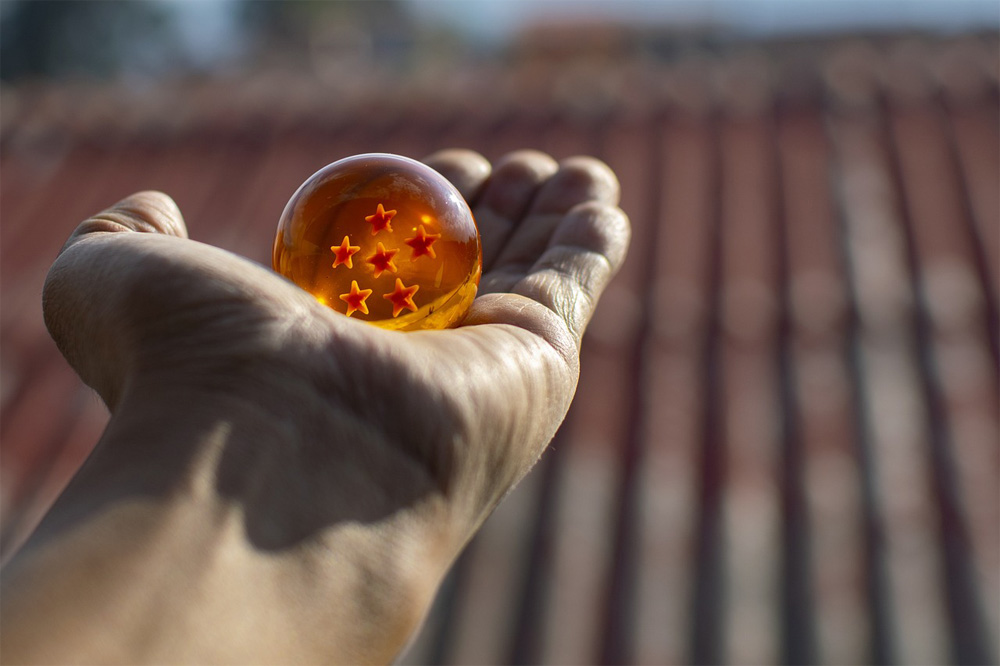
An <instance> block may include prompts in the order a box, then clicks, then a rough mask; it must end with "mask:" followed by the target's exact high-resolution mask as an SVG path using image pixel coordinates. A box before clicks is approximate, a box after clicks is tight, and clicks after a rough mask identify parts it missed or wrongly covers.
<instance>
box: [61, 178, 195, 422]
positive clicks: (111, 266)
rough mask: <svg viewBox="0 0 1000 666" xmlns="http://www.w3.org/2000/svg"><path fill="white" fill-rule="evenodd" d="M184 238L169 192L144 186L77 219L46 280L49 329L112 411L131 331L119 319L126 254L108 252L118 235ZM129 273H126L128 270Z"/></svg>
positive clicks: (181, 220)
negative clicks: (144, 187) (89, 216)
mask: <svg viewBox="0 0 1000 666" xmlns="http://www.w3.org/2000/svg"><path fill="white" fill-rule="evenodd" d="M126 232H139V233H150V234H161V235H166V236H175V237H180V238H187V227H186V226H185V225H184V218H183V217H182V216H181V212H180V210H179V209H178V207H177V204H176V203H174V201H173V199H171V198H170V197H169V196H167V195H166V194H163V193H161V192H139V193H137V194H133V195H132V196H129V197H127V198H125V199H123V200H121V201H119V202H118V203H116V204H115V205H113V206H111V207H110V208H108V209H107V210H105V211H102V212H101V213H98V214H97V215H95V216H93V217H91V218H90V219H88V220H86V221H84V222H83V223H82V224H80V225H79V226H78V227H77V228H76V230H75V231H74V232H73V233H72V234H71V235H70V237H69V240H68V241H66V244H65V245H64V246H63V248H62V250H61V252H60V254H59V257H58V258H57V259H56V261H55V263H54V264H53V265H52V268H51V269H50V270H49V274H48V276H47V277H46V280H45V287H44V289H43V292H42V311H43V314H44V317H45V325H46V327H47V328H48V330H49V334H50V335H51V336H52V338H53V340H55V342H56V345H57V346H58V347H59V350H60V351H61V352H62V354H63V356H65V357H66V360H67V361H68V362H69V364H70V365H71V366H73V368H74V369H75V370H76V372H77V373H78V374H79V375H80V377H81V378H82V379H83V381H84V382H86V383H87V384H88V385H89V386H91V387H92V388H94V389H95V390H96V391H97V392H98V393H99V394H100V395H101V398H102V399H103V400H104V402H105V403H106V404H107V405H108V407H109V408H110V409H113V408H114V406H115V404H116V403H117V401H118V398H119V397H120V393H121V387H122V384H123V382H124V379H125V377H126V376H127V371H128V368H129V365H130V364H129V345H128V344H127V343H128V340H127V338H128V331H126V330H123V327H122V326H121V325H120V324H121V322H120V321H119V316H118V315H119V314H120V312H121V304H120V303H118V302H117V301H119V300H120V295H121V294H120V292H121V290H120V289H117V288H116V287H118V286H119V280H120V278H121V276H122V275H123V272H122V271H121V269H122V268H123V267H122V266H119V264H120V263H121V261H122V258H121V257H120V256H118V255H117V254H116V253H114V252H108V251H107V250H108V248H109V247H113V246H114V243H113V241H111V239H112V238H113V237H114V235H115V234H120V233H126ZM126 273H127V271H126Z"/></svg>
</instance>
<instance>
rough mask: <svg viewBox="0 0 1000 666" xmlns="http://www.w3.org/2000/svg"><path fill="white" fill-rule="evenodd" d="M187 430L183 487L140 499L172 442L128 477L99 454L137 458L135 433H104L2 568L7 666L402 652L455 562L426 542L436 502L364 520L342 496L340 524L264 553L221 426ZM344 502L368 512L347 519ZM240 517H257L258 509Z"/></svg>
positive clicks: (437, 543) (364, 656) (336, 657)
mask: <svg viewBox="0 0 1000 666" xmlns="http://www.w3.org/2000/svg"><path fill="white" fill-rule="evenodd" d="M186 423H188V424H191V423H195V424H196V423H197V419H189V420H188V421H187V422H186ZM116 425H117V426H118V427H117V428H116V427H115V426H116ZM197 430H198V429H197V428H195V429H193V430H189V431H188V432H187V433H186V436H187V437H197V438H200V441H199V442H198V443H197V444H196V445H193V446H190V450H191V451H192V452H195V453H192V454H191V455H190V456H189V458H188V462H187V464H186V465H184V466H181V467H179V469H182V470H183V471H184V473H183V474H182V475H181V478H179V479H175V480H174V481H173V482H172V483H163V484H161V486H160V487H152V488H150V487H149V484H142V483H141V482H136V479H137V478H138V479H142V478H144V477H147V475H148V477H149V478H156V479H162V477H164V476H167V470H165V469H164V468H163V463H162V462H160V463H157V462H156V460H155V458H156V455H157V454H156V452H157V451H158V450H159V449H160V446H161V444H164V443H165V442H167V441H169V440H170V439H171V437H169V436H167V435H165V434H161V435H160V436H159V437H160V438H162V439H163V440H164V441H163V442H160V441H156V442H152V443H151V444H150V445H149V446H144V447H143V448H144V449H147V450H148V451H149V452H150V456H149V457H150V458H151V459H152V462H151V463H150V465H149V466H147V467H143V466H138V467H136V468H135V469H133V470H132V471H133V472H134V473H133V474H132V475H125V474H124V473H122V472H121V470H117V469H115V466H114V465H112V464H110V463H109V462H108V460H107V458H108V457H111V458H117V459H121V457H122V455H121V454H120V451H118V450H117V449H118V447H121V446H132V447H135V446H136V443H135V442H134V441H133V442H122V441H119V438H120V437H122V436H127V437H132V436H134V431H133V429H132V428H131V427H129V425H128V424H127V423H126V424H125V425H124V426H122V425H121V424H120V423H119V424H115V423H114V422H113V424H112V428H110V429H109V433H108V434H107V435H106V437H105V440H104V441H102V443H101V445H100V450H99V451H98V453H97V455H95V457H94V459H92V460H91V461H88V466H87V468H85V469H84V470H83V472H82V473H81V474H80V475H78V477H77V478H76V479H75V480H74V482H73V484H72V485H71V487H70V488H69V489H68V491H67V493H66V494H65V495H64V496H63V497H62V498H61V499H60V501H59V502H58V503H57V505H56V507H54V510H53V512H52V513H51V514H50V515H49V516H47V518H46V521H45V522H44V523H43V525H42V527H41V528H40V530H39V532H38V533H37V534H36V536H35V537H34V538H33V539H32V540H31V541H30V542H29V544H28V546H27V547H26V548H25V550H23V551H22V552H21V553H19V554H18V555H17V556H16V557H15V558H14V559H13V560H12V562H11V563H10V564H9V565H8V566H7V567H5V569H4V571H3V595H2V606H0V609H2V617H0V621H2V624H3V627H4V641H3V651H2V655H0V656H2V658H3V661H4V662H6V663H67V662H91V663H93V662H127V663H141V662H146V663H151V662H152V663H155V662H159V663H163V662H201V663H204V662H216V661H219V662H232V663H248V662H282V663H289V662H309V663H316V662H320V661H322V662H340V663H361V662H387V661H390V660H391V659H392V658H393V657H394V656H395V654H396V653H397V652H398V651H399V650H400V649H401V648H402V646H403V645H404V644H405V642H406V640H407V638H408V637H409V635H410V633H411V632H412V631H413V630H414V629H415V628H416V626H417V624H418V623H419V621H420V618H421V617H422V616H423V614H424V612H425V611H426V609H427V607H428V606H429V604H430V602H431V599H432V597H433V592H434V590H435V588H436V586H437V583H438V582H439V580H440V578H441V576H442V575H443V573H444V570H445V569H446V567H447V564H448V562H449V561H450V558H451V557H452V556H453V552H454V550H456V545H455V542H454V540H452V539H450V538H448V537H447V535H440V538H429V537H428V533H427V530H426V528H425V525H426V522H427V521H425V520H422V519H421V516H422V515H423V514H425V513H426V512H433V511H439V510H443V509H441V508H440V507H435V506H434V505H435V504H436V503H438V502H439V501H440V500H439V499H438V498H436V497H434V496H433V495H428V496H425V497H422V498H421V499H420V500H419V502H418V504H417V505H410V506H408V507H406V509H405V510H403V509H401V510H399V511H396V512H394V513H389V512H386V511H382V512H379V513H380V514H382V515H381V516H380V517H379V518H378V519H370V520H364V519H358V518H360V517H361V516H371V515H372V513H371V511H372V500H371V498H366V497H359V496H355V497H353V498H351V497H350V495H347V494H345V495H344V496H343V497H341V498H340V502H339V507H337V508H338V515H340V516H341V517H342V519H341V520H337V521H329V522H326V523H324V524H323V525H322V526H317V528H316V529H315V530H313V531H312V532H311V533H309V534H304V532H303V530H292V532H291V534H303V538H301V539H297V540H295V541H294V542H292V541H291V540H289V539H287V538H286V537H285V536H284V535H282V536H281V538H277V539H276V540H275V539H271V540H270V541H269V540H268V539H267V538H266V533H267V532H269V531H270V530H271V528H261V527H260V526H259V525H260V520H261V518H260V516H255V515H248V504H247V503H246V502H244V501H243V499H244V498H243V497H240V496H226V495H224V494H222V493H220V491H219V485H218V465H219V460H218V457H219V456H220V455H222V453H223V451H225V450H227V448H228V449H229V450H233V449H232V447H234V446H237V445H238V443H237V442H234V441H233V440H232V439H231V438H232V437H233V436H234V435H233V433H232V432H231V429H230V428H229V427H225V428H217V429H215V430H207V431H205V430H202V431H201V432H197ZM241 430H242V429H241ZM251 430H255V431H256V432H257V433H258V435H259V436H260V437H267V436H268V432H267V430H266V429H263V430H262V429H261V428H251ZM284 444H285V445H286V446H287V443H284ZM274 445H275V446H278V445H279V443H277V442H275V443H274ZM359 445H360V443H359ZM186 446H187V443H177V442H174V446H173V448H174V451H175V452H179V451H180V450H183V449H184V448H185V447H186ZM109 452H110V453H109ZM245 462H246V464H247V465H248V466H250V467H252V465H253V462H252V461H245ZM133 463H135V461H133ZM157 467H160V471H161V474H160V475H159V476H157V475H156V473H155V470H156V468H157ZM123 484H124V487H121V486H123ZM153 485H154V486H155V484H153ZM116 486H119V487H118V488H116ZM137 487H144V488H146V489H147V490H149V491H150V492H138V491H137ZM324 500H327V501H332V500H331V499H330V498H317V502H322V501H324ZM352 502H355V503H356V502H360V503H361V504H363V505H365V506H363V507H362V509H361V510H360V513H358V514H357V515H356V518H355V519H351V518H350V517H351V516H352V512H354V511H355V509H356V508H357V506H358V505H357V504H352ZM310 509H316V506H315V505H313V506H312V507H309V506H306V507H305V508H304V510H306V511H308V510H310ZM250 511H258V513H259V509H255V508H254V505H253V502H251V503H250ZM276 515H278V516H280V515H281V514H276ZM288 519H289V520H290V521H295V520H298V521H302V520H303V517H301V516H291V515H290V516H288ZM268 522H269V523H273V522H274V518H273V517H271V518H268ZM304 524H306V525H313V523H312V522H310V521H309V520H305V523H304ZM254 525H257V526H256V527H255V526H254ZM262 530H263V531H262ZM272 536H273V535H272ZM255 540H256V543H255ZM286 542H287V543H286Z"/></svg>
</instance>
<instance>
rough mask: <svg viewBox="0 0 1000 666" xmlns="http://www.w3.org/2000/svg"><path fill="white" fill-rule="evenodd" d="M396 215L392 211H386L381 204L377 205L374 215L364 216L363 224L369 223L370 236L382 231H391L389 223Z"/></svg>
mask: <svg viewBox="0 0 1000 666" xmlns="http://www.w3.org/2000/svg"><path fill="white" fill-rule="evenodd" d="M395 214H396V211H394V210H386V209H385V208H384V207H383V206H382V204H379V205H378V208H376V209H375V214H374V215H367V216H365V222H371V225H372V236H374V235H375V234H377V233H378V232H380V231H382V230H383V229H385V230H387V231H392V225H391V224H389V221H390V220H392V217H393V215H395Z"/></svg>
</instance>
